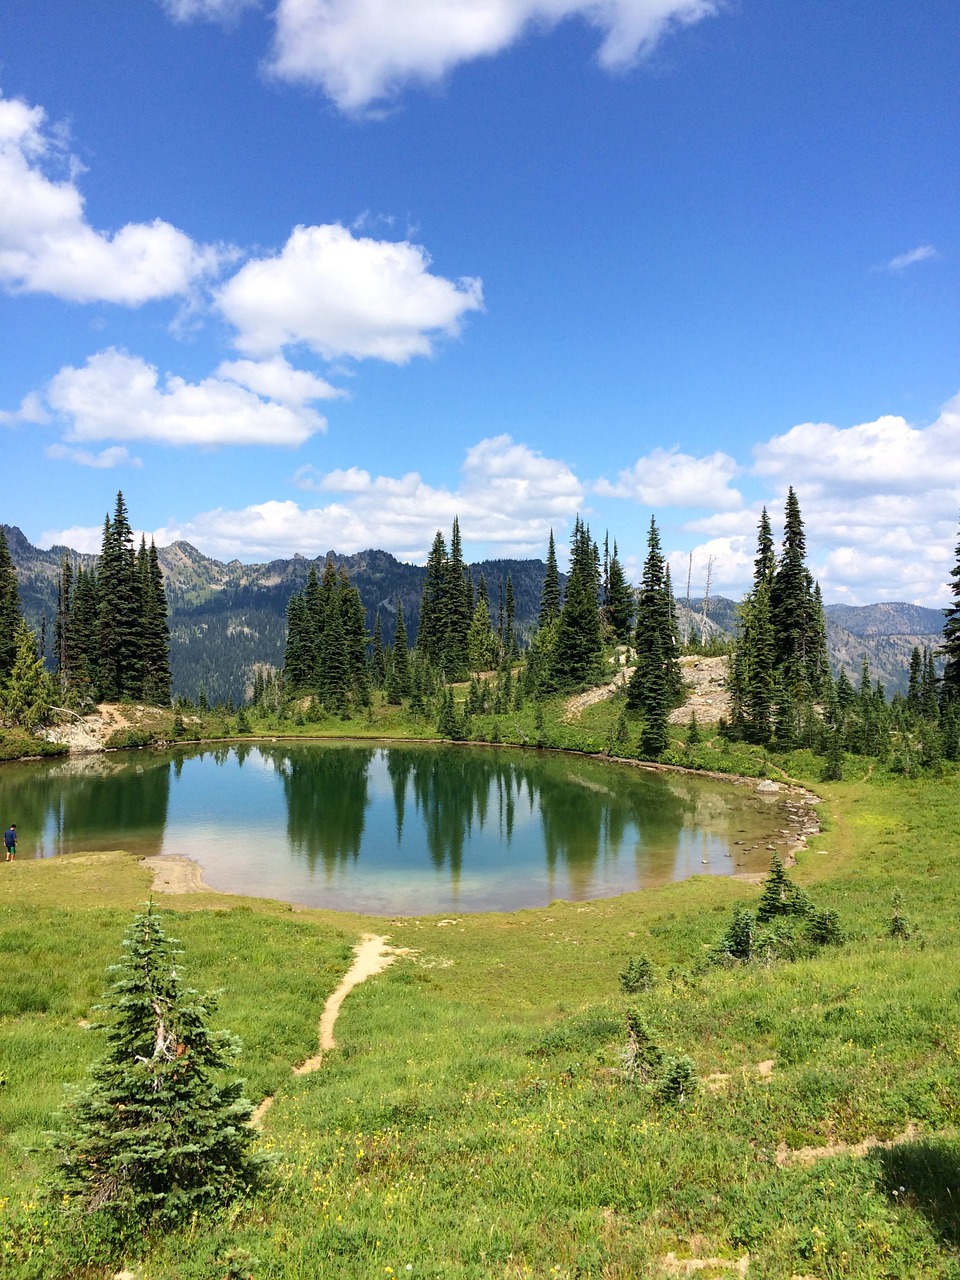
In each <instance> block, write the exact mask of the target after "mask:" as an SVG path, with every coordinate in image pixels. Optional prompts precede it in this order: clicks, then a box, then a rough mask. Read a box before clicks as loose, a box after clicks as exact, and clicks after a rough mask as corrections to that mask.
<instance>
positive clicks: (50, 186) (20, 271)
mask: <svg viewBox="0 0 960 1280" xmlns="http://www.w3.org/2000/svg"><path fill="white" fill-rule="evenodd" d="M45 119H46V117H45V113H44V111H43V109H42V108H41V107H31V106H29V105H28V104H27V103H26V102H23V101H22V100H20V99H18V98H2V97H0V191H2V192H3V199H2V200H0V285H2V286H4V287H5V288H7V289H8V290H9V291H10V292H12V293H49V294H53V295H55V296H56V297H58V298H63V299H66V300H68V301H71V302H115V303H119V304H122V305H125V306H133V307H135V306H140V305H141V304H142V303H144V302H148V301H150V300H151V299H155V298H171V297H176V296H180V295H184V294H187V293H189V291H190V290H191V289H192V288H193V287H194V286H195V285H196V283H197V282H198V281H200V280H201V279H203V278H204V277H206V276H210V275H212V274H214V273H215V272H216V271H217V270H218V269H219V267H220V265H221V262H222V261H223V259H224V257H225V256H229V254H228V252H227V251H225V250H222V249H218V248H215V247H213V246H211V245H198V244H196V243H195V242H194V241H193V240H191V239H190V237H189V236H188V235H186V234H185V233H184V232H183V231H179V230H178V229H177V228H176V227H173V226H171V225H170V223H169V222H164V221H162V220H161V219H159V218H156V219H154V221H153V222H149V223H143V222H131V223H128V224H127V225H126V226H124V227H121V228H120V229H119V230H118V231H114V232H105V231H95V230H94V229H93V228H92V227H91V226H90V225H89V224H88V222H87V221H86V217H85V214H84V201H83V197H82V195H81V194H80V191H79V189H78V188H77V185H76V180H75V177H76V175H75V170H76V168H77V166H76V164H75V163H74V162H72V161H71V160H70V158H69V157H67V156H66V155H65V154H64V151H63V148H62V146H61V145H60V143H59V142H58V140H57V138H56V136H55V134H54V133H53V132H52V131H50V130H45V128H44V125H45ZM57 164H60V165H61V166H64V165H66V166H67V168H68V172H67V176H65V177H62V178H60V179H56V178H54V177H51V176H50V174H49V172H48V170H49V169H50V168H51V167H52V166H55V165H57Z"/></svg>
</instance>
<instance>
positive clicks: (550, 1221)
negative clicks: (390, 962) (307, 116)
mask: <svg viewBox="0 0 960 1280" xmlns="http://www.w3.org/2000/svg"><path fill="white" fill-rule="evenodd" d="M781 763H782V764H784V765H785V766H788V767H789V768H790V769H791V770H794V771H796V772H798V773H802V772H803V771H804V769H808V768H809V766H810V764H811V763H812V762H811V761H809V760H806V759H805V758H804V757H802V756H795V757H792V758H791V759H790V760H788V761H783V762H781ZM819 789H820V790H821V792H822V793H823V794H825V795H827V798H828V804H827V805H826V806H825V819H826V821H825V830H824V833H823V835H822V836H821V837H819V838H818V839H816V840H815V841H814V842H813V845H812V847H811V849H809V850H808V851H806V852H804V853H803V854H801V856H800V861H799V864H798V866H797V867H796V868H795V869H794V870H793V871H792V872H791V875H792V876H793V878H794V879H795V880H796V881H797V882H798V883H799V884H801V885H802V886H803V887H805V888H806V889H807V890H808V891H809V892H810V894H811V896H812V897H813V898H814V899H815V901H816V903H817V905H818V906H820V907H828V908H833V909H835V910H837V911H838V912H839V914H840V917H841V920H842V923H843V926H844V928H845V930H846V931H847V933H848V935H849V940H848V941H847V942H846V943H845V944H844V945H843V946H841V947H838V948H833V947H829V948H825V949H824V950H822V951H820V952H819V953H818V954H817V955H816V957H814V958H812V959H807V960H802V961H798V962H796V963H792V964H773V965H770V966H755V967H754V966H738V967H734V968H717V967H713V968H704V967H703V964H702V961H703V959H704V957H705V955H706V953H707V951H708V950H709V948H710V947H711V946H712V945H713V944H714V943H715V942H716V940H717V938H718V937H719V936H720V934H721V933H722V932H723V930H724V928H725V925H726V923H727V921H728V920H729V918H730V912H731V909H732V906H733V905H734V904H735V903H737V902H741V901H745V902H747V903H748V905H749V904H750V903H751V902H754V901H755V900H756V897H757V895H758V890H757V889H755V888H753V887H751V886H747V885H744V884H741V883H737V882H733V881H731V880H723V879H708V878H698V879H695V880H691V881H687V882H685V883H681V884H674V885H670V886H667V887H665V888H663V889H657V890H651V891H646V892H644V893H639V894H629V895H625V896H623V897H620V898H616V899H611V900H606V901H598V902H592V903H589V904H579V905H577V904H570V903H554V904H552V905H551V906H550V907H549V908H547V909H538V910H531V911H524V912H517V913H514V914H510V915H478V916H462V917H456V918H453V917H449V918H445V919H437V918H422V919H419V920H412V919H411V920H399V919H398V920H390V921H384V920H373V921H371V920H367V921H363V920H361V919H359V918H352V917H346V916H335V915H332V914H330V913H322V912H313V911H304V912H293V911H290V910H288V909H285V908H282V907H280V906H278V905H277V904H272V903H263V902H251V901H248V900H240V899H235V898H225V897H223V898H221V897H215V896H214V897H210V896H197V897H194V898H185V899H178V900H175V906H176V910H175V911H171V912H169V913H167V912H165V927H166V928H167V929H168V931H169V932H170V933H172V934H173V935H174V936H177V937H179V938H181V939H182V941H183V943H184V946H185V950H186V956H185V963H184V971H185V974H186V977H187V980H188V981H189V982H190V983H191V984H192V985H195V986H197V987H200V988H201V989H203V988H208V987H211V986H213V987H221V988H223V997H222V1001H221V1010H220V1013H219V1014H218V1015H217V1018H216V1020H215V1021H216V1024H217V1025H224V1026H228V1027H230V1028H231V1029H232V1030H234V1031H236V1032H237V1033H238V1034H240V1036H241V1037H242V1038H243V1041H244V1053H243V1057H242V1059H241V1062H240V1066H239V1070H240V1073H241V1074H242V1075H243V1076H244V1077H245V1078H246V1079H247V1081H248V1084H249V1090H250V1093H251V1095H252V1096H254V1097H255V1098H258V1097H260V1096H262V1095H263V1094H264V1093H266V1092H272V1093H276V1097H277V1101H276V1103H275V1105H274V1107H273V1108H272V1110H271V1111H270V1112H269V1113H268V1117H267V1122H266V1130H265V1134H264V1142H265V1144H266V1145H267V1146H268V1147H269V1148H270V1149H272V1150H274V1151H275V1152H276V1153H277V1157H278V1158H277V1163H276V1166H275V1171H274V1176H273V1179H272V1182H271V1183H270V1184H269V1185H268V1186H267V1187H265V1188H264V1190H263V1191H261V1192H259V1193H258V1194H257V1195H255V1196H253V1197H251V1199H250V1200H249V1201H248V1202H244V1203H242V1204H239V1205H236V1206H234V1207H233V1208H232V1209H231V1211H229V1212H226V1213H224V1214H222V1215H218V1216H214V1217H211V1218H210V1219H206V1220H204V1221H202V1222H196V1223H194V1224H192V1225H191V1226H190V1227H188V1228H187V1229H185V1230H183V1231H181V1232H178V1233H176V1234H173V1235H170V1236H168V1237H166V1238H164V1239H158V1240H154V1241H149V1242H146V1243H145V1245H144V1253H143V1254H142V1256H139V1257H138V1256H133V1255H131V1254H128V1255H127V1256H126V1257H124V1258H118V1257H116V1256H110V1255H109V1250H106V1251H105V1250H104V1246H103V1244H102V1242H99V1241H98V1240H96V1239H95V1238H93V1236H91V1238H90V1239H89V1240H86V1241H77V1240H64V1239H63V1238H62V1236H61V1234H59V1233H58V1226H57V1219H56V1213H55V1211H53V1210H52V1209H51V1207H50V1206H45V1205H44V1204H43V1203H42V1201H40V1200H39V1198H38V1195H37V1188H38V1183H39V1180H40V1178H41V1175H42V1171H43V1168H44V1162H45V1157H44V1156H43V1155H42V1154H39V1153H32V1152H31V1151H30V1150H28V1148H29V1147H30V1146H31V1145H35V1144H36V1142H37V1140H38V1138H39V1136H40V1134H41V1133H42V1130H43V1129H44V1128H45V1127H46V1126H47V1125H48V1124H49V1120H50V1115H51V1113H52V1111H53V1110H54V1109H55V1108H56V1106H57V1105H58V1104H59V1102H60V1100H61V1098H62V1095H63V1086H64V1084H65V1083H71V1082H76V1081H78V1080H80V1079H82V1077H83V1072H84V1068H85V1065H86V1063H87V1062H88V1061H90V1059H91V1057H92V1056H93V1055H95V1054H96V1053H97V1052H98V1051H99V1050H98V1045H97V1044H96V1040H97V1037H96V1034H95V1033H91V1032H90V1031H87V1030H85V1029H84V1028H83V1027H82V1026H81V1025H80V1021H81V1020H83V1019H88V1018H89V1017H90V1016H91V1014H90V1006H91V1004H92V1003H93V1002H94V1001H95V999H96V996H97V994H98V993H99V991H100V990H101V988H102V983H103V970H104V967H105V965H106V964H108V963H110V962H111V961H112V960H114V959H115V958H116V955H117V949H118V946H119V941H120V938H121V936H122V935H123V932H124V930H125V928H126V926H127V923H128V922H129V918H130V915H131V913H132V910H133V909H134V907H135V905H136V904H137V903H138V902H140V901H142V900H143V898H144V897H145V896H146V892H147V886H148V877H147V875H146V873H145V871H144V870H143V868H141V867H140V865H139V864H138V863H137V862H136V860H135V859H133V858H130V857H128V856H126V855H122V854H116V855H111V854H106V855H95V856H93V855H88V856H87V857H86V858H84V856H82V855H80V856H75V857H72V858H64V859H61V860H57V861H51V862H46V863H21V864H15V865H14V866H13V867H12V868H10V867H4V868H0V871H3V872H4V873H5V874H4V875H3V876H0V951H2V961H3V981H2V983H0V1002H2V1003H0V1064H2V1065H0V1070H2V1072H3V1074H4V1076H5V1080H6V1083H5V1086H4V1087H3V1088H2V1089H0V1125H2V1140H0V1179H2V1185H3V1186H4V1187H5V1188H7V1190H6V1191H5V1192H4V1193H3V1194H4V1197H5V1199H4V1201H3V1217H2V1222H0V1274H3V1275H4V1276H8V1275H9V1276H11V1277H43V1278H44V1280H46V1278H47V1277H50V1278H51V1280H54V1278H55V1277H58V1276H78V1275H80V1276H82V1275H86V1276H89V1277H100V1276H107V1275H111V1274H113V1273H114V1272H115V1271H116V1270H117V1269H118V1268H119V1265H120V1264H121V1263H125V1264H126V1265H127V1266H129V1267H130V1268H131V1269H132V1270H133V1271H134V1273H135V1275H137V1276H138V1277H142V1278H143V1280H173V1278H174V1277H176V1278H177V1280H180V1278H183V1280H214V1278H215V1277H216V1278H218V1280H219V1278H220V1277H240V1276H255V1277H256V1278H257V1280H265V1278H267V1277H294V1278H300V1277H302V1278H303V1280H308V1278H309V1280H313V1278H314V1277H324V1278H326V1277H329V1278H330V1280H333V1278H334V1277H336V1280H350V1278H352V1277H357V1278H361V1277H362V1278H364V1280H366V1278H373V1277H379V1278H380V1280H394V1278H395V1277H406V1276H410V1277H416V1276H437V1277H441V1276H442V1277H445V1278H446V1277H450V1278H454V1280H461V1278H463V1280H466V1278H468V1277H469V1278H471V1280H472V1278H473V1277H476V1278H477V1280H480V1278H481V1277H525V1276H530V1277H538V1278H540V1277H543V1278H544V1280H546V1278H548V1277H549V1278H552V1277H596V1278H597V1280H600V1278H601V1277H602V1278H604V1280H619V1278H620V1277H623V1278H626V1277H635V1276H652V1277H656V1276H659V1275H664V1276H665V1275H668V1274H677V1273H676V1272H671V1271H670V1269H669V1264H667V1263H666V1262H665V1261H664V1259H666V1257H667V1255H668V1254H670V1253H675V1254H676V1255H677V1256H678V1257H679V1258H681V1259H684V1258H701V1259H702V1258H718V1259H721V1260H725V1261H727V1262H728V1263H733V1262H735V1261H736V1260H737V1259H739V1258H741V1257H742V1256H743V1255H744V1254H746V1253H749V1256H750V1263H749V1272H748V1274H749V1276H750V1277H751V1280H758V1278H771V1280H772V1278H776V1280H781V1278H783V1280H789V1278H790V1277H794V1276H805V1277H806V1276H812V1277H818V1278H822V1280H828V1278H829V1280H832V1278H833V1277H840V1276H854V1277H869V1278H871V1280H872V1278H874V1277H877V1278H879V1277H890V1278H893V1277H897V1278H899V1277H906V1276H929V1277H960V1261H958V1245H960V1142H958V1139H957V1136H956V1135H957V1127H958V1123H960V941H958V934H957V903H958V901H960V869H958V859H957V850H956V844H957V835H956V833H957V831H958V828H960V787H958V783H957V780H956V779H955V778H954V777H950V778H946V779H943V780H932V779H921V780H913V781H910V780H903V779H894V778H890V777H887V776H885V775H882V774H881V773H880V772H874V773H873V774H872V775H871V776H870V777H869V778H862V779H859V780H856V781H851V782H845V783H840V784H835V785H832V786H829V787H827V786H823V787H820V788H819ZM896 890H900V891H901V893H902V895H903V901H904V911H905V913H906V916H907V917H908V919H909V920H910V921H911V922H912V923H913V925H914V926H916V929H917V930H919V931H921V932H922V938H921V937H920V936H919V935H918V933H917V932H916V931H915V932H914V934H913V936H912V937H910V938H908V939H906V940H902V939H901V940H897V939H894V938H891V937H890V936H889V925H890V920H891V916H892V914H893V905H892V903H893V895H894V892H895V891H896ZM164 905H166V903H164ZM167 916H169V918H166V917H167ZM365 928H366V929H373V930H377V931H382V932H385V933H387V934H389V936H390V940H391V942H392V943H393V944H394V945H396V946H400V947H409V948H410V949H411V954H410V955H409V956H408V957H406V958H402V959H400V960H398V961H397V962H396V963H395V964H394V966H393V967H392V968H391V969H390V970H388V971H387V972H386V973H385V974H383V975H380V976H378V977H376V978H374V979H372V980H371V981H370V982H368V983H366V984H364V985H363V986H361V987H358V988H357V989H356V990H355V991H354V993H353V994H352V995H351V996H350V997H349V999H348V1000H347V1001H346V1003H345V1004H344V1006H343V1009H342V1011H341V1015H340V1019H339V1021H338V1023H337V1030H336V1035H337V1039H338V1042H339V1045H340V1048H339V1049H338V1050H337V1051H335V1052H333V1053H332V1054H330V1055H329V1056H328V1058H327V1059H326V1061H325V1063H324V1065H323V1067H322V1068H321V1069H320V1071H318V1072H317V1073H315V1074H313V1075H308V1076H303V1077H292V1076H291V1075H290V1067H291V1066H292V1065H293V1064H294V1063H296V1062H297V1061H299V1060H301V1059H302V1058H304V1057H306V1056H307V1055H308V1054H309V1053H310V1052H312V1051H313V1049H314V1047H315V1043H316V1025H317V1021H318V1019H319V1015H320V1011H321V1009H322V1005H323V1001H324V999H325V998H326V995H327V994H328V993H329V992H330V990H332V988H333V987H334V986H335V985H336V982H337V981H338V979H339V977H340V976H341V974H342V973H343V972H344V970H345V969H346V967H347V965H348V964H349V950H350V947H351V945H352V944H353V942H355V941H356V940H357V938H358V937H359V934H360V932H361V931H362V930H363V929H365ZM641 954H643V955H647V956H649V958H650V960H651V961H652V962H653V965H654V968H655V973H656V979H657V980H656V983H655V985H654V986H653V988H652V989H650V990H649V991H646V992H643V993H640V994H636V995H632V996H626V995H624V994H623V992H622V991H621V990H620V987H619V983H618V975H619V973H620V971H621V970H622V969H623V967H624V965H625V964H626V962H627V960H628V959H629V958H630V957H631V956H635V955H641ZM628 1007H633V1008H635V1009H638V1010H639V1011H640V1012H641V1013H642V1015H643V1016H644V1018H645V1019H646V1022H647V1025H648V1026H649V1028H650V1030H651V1032H652V1033H653V1034H654V1036H655V1038H656V1040H657V1042H658V1043H659V1045H660V1046H661V1047H662V1049H663V1050H664V1052H665V1053H667V1054H669V1055H689V1056H690V1057H691V1058H693V1059H694V1061H695V1064H696V1072H697V1075H698V1076H699V1077H700V1078H701V1080H702V1081H703V1083H702V1085H701V1087H700V1089H699V1091H698V1092H697V1094H696V1095H695V1096H694V1097H692V1098H689V1099H687V1100H686V1101H685V1102H684V1103H683V1104H682V1105H671V1104H668V1103H664V1102H662V1101H660V1100H658V1098H657V1097H656V1095H655V1093H654V1091H653V1090H652V1089H650V1088H648V1087H645V1086H643V1085H642V1084H638V1083H637V1082H636V1081H634V1080H632V1079H630V1078H629V1077H628V1076H627V1075H626V1074H625V1073H624V1070H623V1056H622V1055H623V1050H624V1048H625V1046H626V1041H627V1035H626V1029H625V1022H624V1014H625V1011H626V1009H627V1008H628ZM771 1059H772V1061H773V1068H772V1071H771V1072H770V1073H769V1074H761V1072H760V1071H758V1069H757V1068H758V1065H759V1064H760V1063H761V1062H767V1061H769V1060H771ZM710 1076H715V1077H716V1078H715V1079H713V1080H707V1077H710ZM724 1077H728V1078H724ZM908 1126H912V1129H911V1130H910V1132H911V1133H912V1135H913V1136H911V1137H910V1138H909V1139H907V1140H906V1141H902V1142H900V1143H898V1144H897V1145H895V1146H893V1147H890V1148H883V1147H877V1148H875V1149H874V1150H873V1151H871V1152H870V1153H868V1154H867V1155H866V1156H865V1157H863V1158H857V1157H855V1156H853V1155H851V1154H849V1153H845V1152H844V1151H843V1147H842V1144H844V1143H854V1142H858V1141H860V1140H861V1139H863V1138H865V1137H868V1136H873V1137H876V1138H879V1139H885V1140H889V1139H891V1138H896V1137H897V1136H898V1135H902V1134H903V1133H904V1132H906V1131H907V1130H908ZM830 1144H833V1145H834V1147H835V1151H834V1153H833V1154H831V1155H827V1156H824V1157H822V1158H819V1159H813V1160H812V1162H810V1163H807V1164H803V1163H799V1162H798V1160H797V1158H796V1157H794V1156H792V1155H791V1152H795V1151H797V1150H798V1149H800V1148H804V1147H825V1146H828V1145H830ZM81 1259H86V1261H87V1262H88V1263H89V1264H90V1265H88V1266H86V1267H83V1266H81ZM98 1259H99V1260H98ZM698 1274H700V1275H703V1276H705V1277H709V1276H711V1275H712V1276H721V1275H730V1274H733V1273H732V1272H731V1271H730V1270H729V1267H727V1268H723V1267H713V1268H712V1269H710V1268H708V1269H706V1270H703V1271H700V1272H698Z"/></svg>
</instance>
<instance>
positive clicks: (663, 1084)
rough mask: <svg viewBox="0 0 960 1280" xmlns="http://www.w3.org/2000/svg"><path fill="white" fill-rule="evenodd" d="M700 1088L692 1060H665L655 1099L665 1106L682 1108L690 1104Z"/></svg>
mask: <svg viewBox="0 0 960 1280" xmlns="http://www.w3.org/2000/svg"><path fill="white" fill-rule="evenodd" d="M699 1087H700V1082H699V1080H698V1079H697V1069H696V1066H695V1064H694V1061H693V1059H692V1058H689V1057H687V1056H686V1055H683V1056H681V1057H678V1058H667V1059H666V1061H665V1062H664V1064H663V1071H662V1073H661V1076H660V1079H659V1081H658V1082H657V1098H658V1099H659V1101H660V1102H662V1103H663V1104H664V1105H666V1106H675V1107H682V1106H683V1105H684V1104H685V1103H687V1102H691V1101H692V1100H693V1099H694V1098H695V1097H696V1096H697V1091H698V1089H699Z"/></svg>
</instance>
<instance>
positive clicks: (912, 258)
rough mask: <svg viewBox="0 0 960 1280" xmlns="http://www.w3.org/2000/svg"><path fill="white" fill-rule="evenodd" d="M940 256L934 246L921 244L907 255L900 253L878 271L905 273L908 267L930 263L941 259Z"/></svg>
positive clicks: (908, 251) (909, 250)
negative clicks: (934, 259) (935, 259)
mask: <svg viewBox="0 0 960 1280" xmlns="http://www.w3.org/2000/svg"><path fill="white" fill-rule="evenodd" d="M939 256H940V255H939V254H938V253H937V251H936V249H935V248H934V247H933V245H932V244H919V245H917V247H916V248H915V249H908V250H907V252H906V253H898V254H897V256H896V257H895V258H891V259H890V261H889V262H885V263H884V264H883V266H882V267H880V268H878V270H881V271H892V272H894V273H896V272H898V271H905V270H906V269H907V267H912V266H914V265H915V264H916V263H918V262H928V261H929V260H930V259H931V258H939Z"/></svg>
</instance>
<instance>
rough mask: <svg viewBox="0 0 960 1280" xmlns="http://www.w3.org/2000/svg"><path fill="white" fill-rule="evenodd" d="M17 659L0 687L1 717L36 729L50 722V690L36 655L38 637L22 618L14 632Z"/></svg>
mask: <svg viewBox="0 0 960 1280" xmlns="http://www.w3.org/2000/svg"><path fill="white" fill-rule="evenodd" d="M14 643H15V645H16V657H15V658H14V661H13V668H12V669H11V671H10V675H9V677H8V679H7V682H6V684H5V685H4V686H3V687H2V688H0V715H2V717H3V719H4V720H6V721H7V722H8V723H10V724H15V725H20V726H21V727H22V728H24V729H35V728H36V727H37V726H38V725H41V724H47V723H48V722H49V720H50V703H51V702H52V700H53V688H52V685H51V682H50V677H49V676H48V675H47V673H46V672H45V671H44V669H43V659H42V658H41V657H40V655H39V653H38V652H37V637H36V635H35V634H34V632H32V631H31V630H29V628H28V627H27V624H26V623H25V622H24V621H23V619H22V618H21V619H20V621H19V622H18V623H17V627H16V631H15V632H14Z"/></svg>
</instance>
